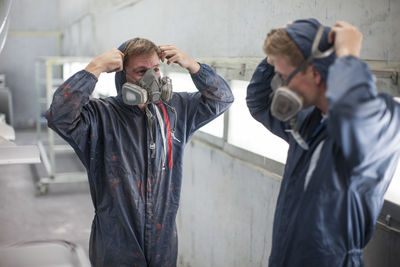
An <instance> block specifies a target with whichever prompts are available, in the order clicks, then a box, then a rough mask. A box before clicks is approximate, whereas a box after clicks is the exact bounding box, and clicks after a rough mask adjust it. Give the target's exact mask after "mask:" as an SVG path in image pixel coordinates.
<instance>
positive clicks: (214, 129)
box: [168, 72, 224, 138]
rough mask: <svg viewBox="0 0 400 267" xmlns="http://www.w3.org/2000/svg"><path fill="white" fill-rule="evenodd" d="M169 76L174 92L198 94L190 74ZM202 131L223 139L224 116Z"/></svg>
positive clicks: (176, 73) (210, 123)
mask: <svg viewBox="0 0 400 267" xmlns="http://www.w3.org/2000/svg"><path fill="white" fill-rule="evenodd" d="M168 76H169V77H170V78H171V80H172V86H173V91H174V92H197V88H196V86H195V85H194V83H193V81H192V78H191V77H190V75H189V74H188V73H181V72H171V73H168ZM200 131H202V132H205V133H208V134H211V135H214V136H216V137H221V138H222V137H223V134H224V116H223V115H221V116H219V117H218V118H216V119H214V120H212V121H211V122H209V123H207V124H206V125H204V126H203V127H201V128H200Z"/></svg>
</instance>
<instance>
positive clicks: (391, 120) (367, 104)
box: [326, 57, 400, 164]
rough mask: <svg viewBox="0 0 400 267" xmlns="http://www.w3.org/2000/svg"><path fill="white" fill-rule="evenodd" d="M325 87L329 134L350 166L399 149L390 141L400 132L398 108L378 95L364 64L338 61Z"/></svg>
mask: <svg viewBox="0 0 400 267" xmlns="http://www.w3.org/2000/svg"><path fill="white" fill-rule="evenodd" d="M327 87H328V89H327V93H326V96H327V99H328V103H329V108H328V115H329V121H328V131H329V134H330V135H331V136H332V137H333V138H334V139H335V140H336V143H337V144H338V145H339V146H340V147H341V148H342V151H343V154H344V156H345V157H346V158H347V159H348V160H349V162H353V163H354V164H358V163H360V162H361V161H362V160H364V159H365V158H366V157H379V155H381V154H382V153H387V152H388V150H389V148H390V149H392V148H394V147H397V148H396V149H398V147H399V145H398V142H397V143H394V142H393V140H395V139H396V135H397V132H398V131H399V130H400V120H399V115H398V112H399V106H398V104H396V103H394V100H393V99H391V98H390V97H388V96H383V95H377V93H376V90H375V79H374V78H373V76H372V74H371V72H370V70H369V68H368V66H367V65H366V64H365V63H363V62H362V61H360V60H359V59H357V58H355V57H344V58H340V59H337V60H336V62H335V63H334V64H333V65H332V66H331V68H330V70H329V76H328V83H327ZM397 139H398V138H397ZM382 147H385V149H382Z"/></svg>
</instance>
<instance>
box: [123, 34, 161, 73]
mask: <svg viewBox="0 0 400 267" xmlns="http://www.w3.org/2000/svg"><path fill="white" fill-rule="evenodd" d="M122 52H123V53H124V66H126V64H127V62H128V58H129V57H131V56H137V55H143V54H145V55H146V54H153V53H157V55H158V57H159V58H161V51H160V49H159V48H158V47H157V46H156V45H155V44H154V43H153V42H152V41H150V40H148V39H145V38H139V37H137V38H133V39H131V40H129V41H127V43H126V45H125V47H124V50H123V51H122Z"/></svg>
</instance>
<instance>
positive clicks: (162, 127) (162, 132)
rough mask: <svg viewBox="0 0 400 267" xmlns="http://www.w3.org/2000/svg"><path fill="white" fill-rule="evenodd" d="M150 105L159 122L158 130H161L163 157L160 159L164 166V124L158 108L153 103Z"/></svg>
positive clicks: (165, 148) (165, 147)
mask: <svg viewBox="0 0 400 267" xmlns="http://www.w3.org/2000/svg"><path fill="white" fill-rule="evenodd" d="M152 105H153V108H154V110H155V111H156V115H157V120H158V123H159V124H160V132H161V137H162V140H163V151H164V154H163V159H162V166H163V168H164V167H165V166H164V164H165V159H166V158H167V139H166V138H165V132H164V129H165V126H164V121H163V119H162V117H161V114H160V111H159V110H158V109H159V108H158V107H156V106H155V105H154V104H152Z"/></svg>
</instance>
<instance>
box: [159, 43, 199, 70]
mask: <svg viewBox="0 0 400 267" xmlns="http://www.w3.org/2000/svg"><path fill="white" fill-rule="evenodd" d="M158 48H159V49H160V50H161V61H162V62H164V60H165V59H167V64H168V65H170V64H171V63H176V64H179V65H180V66H181V67H182V68H185V69H187V70H188V71H189V72H190V73H192V74H194V73H196V72H198V71H199V69H200V65H199V63H197V62H196V61H195V60H194V59H193V58H191V57H189V56H188V55H186V54H185V53H183V52H182V51H181V50H179V49H178V48H176V47H175V46H173V45H169V44H164V45H160V46H158Z"/></svg>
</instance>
